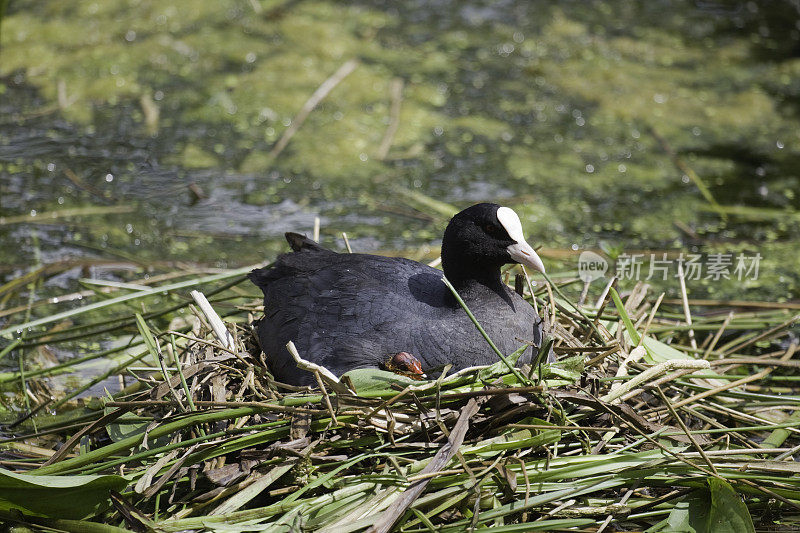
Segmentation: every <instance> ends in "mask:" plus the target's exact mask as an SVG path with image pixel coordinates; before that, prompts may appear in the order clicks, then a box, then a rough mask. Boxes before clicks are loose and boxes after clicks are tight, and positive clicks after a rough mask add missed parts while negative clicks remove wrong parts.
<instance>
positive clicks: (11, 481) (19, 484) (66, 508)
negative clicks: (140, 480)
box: [0, 469, 128, 520]
mask: <svg viewBox="0 0 800 533" xmlns="http://www.w3.org/2000/svg"><path fill="white" fill-rule="evenodd" d="M127 485H128V480H126V479H125V478H123V477H120V476H33V475H30V474H17V473H15V472H11V471H9V470H5V469H0V511H8V510H13V509H17V510H20V511H22V512H24V513H27V514H33V515H38V516H47V517H50V518H67V519H72V520H79V519H81V518H88V517H91V516H95V515H96V514H98V513H100V512H101V511H104V510H105V509H107V508H108V507H109V505H110V501H109V498H108V495H109V491H111V490H116V491H121V490H123V489H124V488H125V487H126V486H127Z"/></svg>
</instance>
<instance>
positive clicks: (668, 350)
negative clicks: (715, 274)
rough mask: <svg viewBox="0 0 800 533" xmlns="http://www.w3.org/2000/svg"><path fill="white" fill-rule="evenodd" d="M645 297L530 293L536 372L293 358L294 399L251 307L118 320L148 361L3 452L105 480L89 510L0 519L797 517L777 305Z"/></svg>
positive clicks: (646, 522) (565, 522)
mask: <svg viewBox="0 0 800 533" xmlns="http://www.w3.org/2000/svg"><path fill="white" fill-rule="evenodd" d="M556 289H558V287H556ZM646 292H647V290H646V287H644V286H637V288H636V289H635V290H634V291H632V292H631V293H629V294H627V295H625V296H626V298H625V300H624V301H623V298H622V297H620V295H619V294H617V292H616V291H615V290H614V289H613V288H611V289H610V290H609V292H608V293H607V295H604V296H603V298H601V301H600V305H599V306H595V307H588V306H577V305H574V304H572V303H570V301H569V300H568V299H566V297H564V295H563V294H560V290H557V293H559V294H560V296H554V295H553V294H552V293H550V294H549V296H548V295H547V293H542V294H536V295H534V299H535V300H536V303H537V305H538V306H539V309H540V311H541V312H542V314H543V315H544V316H545V319H546V322H547V324H548V327H547V330H548V336H549V338H550V339H552V340H553V341H554V350H555V352H556V353H557V354H558V357H559V362H557V363H555V364H552V365H546V364H541V363H539V364H535V365H534V366H532V367H523V368H520V369H518V370H517V369H515V368H514V367H512V366H509V365H508V364H507V363H506V362H503V361H499V362H498V363H496V364H495V365H492V366H490V367H483V368H475V369H469V370H467V371H462V372H459V373H457V374H455V375H447V374H446V372H442V374H441V375H440V376H433V378H436V379H431V380H428V381H415V380H412V379H409V378H406V377H404V376H399V375H395V374H392V373H390V372H385V371H381V370H377V369H364V370H357V371H353V372H351V373H348V374H347V375H345V376H344V377H343V378H342V379H335V378H331V377H329V376H326V375H325V374H324V372H322V371H320V370H318V369H314V367H313V365H311V366H310V367H309V368H310V369H311V370H310V371H312V372H316V373H317V377H318V380H319V381H318V382H319V384H320V386H319V387H317V388H313V389H312V388H298V387H289V386H284V385H281V384H279V383H276V382H275V381H274V380H273V379H272V378H271V376H270V375H269V372H268V370H267V368H268V365H267V364H266V361H265V359H264V357H265V355H264V354H263V353H261V351H260V349H259V348H258V346H257V344H256V341H255V340H254V335H253V332H252V326H251V325H250V321H251V320H252V319H253V318H254V317H255V316H257V315H258V312H259V310H258V308H257V307H256V306H252V305H251V306H245V307H244V308H242V309H244V310H243V311H241V310H240V311H238V315H237V316H239V317H240V318H243V317H244V314H245V312H246V311H249V313H247V315H248V318H247V320H238V321H237V322H236V323H231V322H228V323H227V324H225V325H222V326H221V325H220V324H221V322H217V321H218V320H219V318H218V317H217V316H216V314H215V313H214V312H213V309H211V306H205V307H201V311H197V320H195V321H194V323H193V326H192V328H191V329H190V330H185V329H184V331H183V332H181V331H177V330H168V331H165V332H163V333H160V334H155V333H154V332H153V331H152V330H151V328H150V327H149V326H148V323H147V321H146V320H144V319H143V318H142V317H141V316H137V327H138V330H139V333H140V336H141V339H142V342H143V344H144V345H145V346H146V348H147V351H148V352H149V356H150V358H151V359H152V361H153V362H154V363H157V367H153V368H151V369H145V370H134V371H132V372H131V375H133V376H135V377H136V380H137V381H136V383H135V384H134V385H132V386H128V387H127V388H126V389H125V390H124V391H123V393H121V394H118V395H115V396H114V397H113V398H106V399H103V400H102V401H100V402H99V403H95V404H94V405H93V404H91V403H90V404H88V405H86V406H83V407H82V411H81V413H83V414H84V415H85V413H86V410H89V411H90V412H93V413H96V414H95V415H93V416H90V417H89V420H88V421H83V422H80V423H78V425H77V426H75V424H74V423H73V424H71V425H70V426H62V427H60V428H59V427H56V428H55V429H54V430H52V431H51V432H50V436H49V437H47V439H49V440H47V441H46V442H49V444H48V446H49V449H51V450H52V452H51V453H49V454H48V453H45V454H44V455H45V457H46V459H47V460H46V461H45V460H44V459H40V460H38V461H37V460H35V459H34V460H31V455H30V453H28V455H26V454H25V452H24V450H23V448H21V447H18V448H17V449H15V453H16V454H17V455H18V457H17V460H16V463H15V464H16V465H20V464H25V465H26V468H25V469H24V470H28V473H27V474H25V475H24V476H23V477H25V476H27V477H25V479H26V480H27V478H29V477H34V476H42V475H44V476H56V475H59V476H65V475H74V474H85V475H88V476H92V478H91V479H92V481H91V482H92V483H99V484H101V485H102V484H103V483H105V484H106V485H107V486H106V485H103V487H105V489H104V491H100V492H98V493H97V494H96V495H95V498H96V499H97V502H95V503H96V505H95V506H94V507H93V508H92V509H93V510H92V513H90V514H89V515H86V516H84V514H85V513H83V511H81V512H76V514H74V515H72V516H69V515H62V517H63V516H67V518H66V519H64V518H53V515H52V513H50V514H48V509H49V508H48V506H47V505H43V506H42V505H40V506H38V507H37V505H36V504H35V503H33V504H31V503H21V502H19V501H16V502H14V501H12V504H13V505H12V507H14V506H15V507H16V509H18V510H17V511H9V512H5V515H4V516H5V517H6V519H11V520H14V521H16V522H17V523H25V524H38V525H40V526H47V527H54V528H56V529H58V527H63V526H65V524H66V522H73V521H74V520H77V519H85V518H87V516H89V517H93V518H92V520H94V521H100V522H104V523H106V524H114V525H115V526H116V527H121V528H125V529H129V530H134V531H186V530H198V531H199V530H216V529H224V530H232V531H263V530H267V531H318V530H319V531H330V532H349V531H364V530H368V531H390V530H395V531H407V532H418V531H419V532H422V531H466V530H471V529H475V528H481V527H493V528H495V529H498V530H500V531H537V530H542V531H553V530H580V531H600V530H603V529H605V528H607V527H609V526H610V525H612V527H614V528H616V529H617V530H630V529H634V530H636V529H641V528H645V527H655V528H656V529H654V530H660V529H659V528H661V529H664V528H666V527H667V526H669V527H673V528H675V527H678V528H680V527H681V526H682V525H686V526H690V527H693V528H694V529H695V530H697V531H701V530H711V529H703V527H706V526H707V527H712V526H714V524H716V526H714V527H723V529H724V530H726V531H749V530H752V529H749V528H752V527H753V526H752V518H751V517H755V518H756V520H757V521H758V520H761V521H764V522H765V523H770V524H772V526H771V527H773V528H777V529H780V528H781V527H790V526H791V525H793V524H797V523H798V522H797V517H798V516H800V514H798V508H800V477H798V475H797V474H798V472H800V469H798V468H797V467H795V466H794V465H795V464H796V463H795V462H794V457H795V454H796V453H797V452H798V450H800V438H798V430H797V429H795V428H796V426H797V425H798V424H799V423H800V422H798V420H800V419H799V418H798V415H797V413H798V412H800V411H798V410H796V409H795V408H794V407H793V405H794V403H796V402H797V401H798V400H797V398H798V396H796V395H795V394H796V389H795V388H794V383H795V381H794V380H793V378H794V374H795V372H796V369H797V368H798V366H799V365H798V363H797V362H796V361H794V360H793V359H792V355H793V354H794V351H795V347H796V339H795V338H794V337H793V336H792V332H791V329H790V326H791V325H792V324H793V323H794V320H795V317H794V316H792V315H791V314H789V313H788V312H787V311H786V310H782V309H771V310H769V311H764V312H758V313H749V314H746V315H743V316H742V317H741V318H736V317H733V316H732V315H728V314H724V313H723V314H720V313H711V314H708V315H703V316H701V315H695V320H694V322H693V325H692V326H691V327H690V326H689V325H688V324H687V323H686V322H687V321H686V320H682V319H681V316H680V315H676V314H674V313H669V312H668V311H665V310H663V309H661V307H660V305H659V304H660V302H661V299H660V298H659V299H658V300H657V301H656V302H651V301H649V300H648V299H647V297H646ZM756 323H757V324H760V325H761V327H760V328H758V329H757V328H754V327H743V326H752V325H754V324H756ZM540 361H541V359H540ZM155 368H157V370H155ZM73 422H74V421H73ZM54 435H55V442H53V438H54V437H53V436H54ZM40 438H43V437H40ZM28 442H31V440H30V439H29V440H28ZM40 442H45V441H44V440H42V441H40ZM78 447H80V453H75V452H76V449H78ZM22 456H25V457H27V459H25V461H22V462H20V457H22ZM34 456H35V454H34ZM26 461H27V462H26ZM22 470H23V469H20V470H19V471H22ZM120 476H123V477H120ZM87 479H88V478H87ZM87 483H88V482H87ZM79 486H80V487H83V488H86V487H85V486H84V485H79ZM111 489H113V490H111ZM109 494H110V500H109V501H110V505H104V504H103V502H105V501H106V500H107V499H108V495H109ZM0 498H5V499H8V498H14V496H13V495H9V494H4V493H2V490H1V489H0ZM9 513H11V514H9ZM14 513H17V514H14ZM36 515H40V516H36ZM41 515H44V516H41ZM47 516H50V518H47ZM719 520H725V522H724V523H721V522H719ZM81 523H86V522H81ZM59 524H60V525H59ZM675 524H677V526H676V525H675ZM719 524H722V526H719ZM725 528H728V529H725ZM723 529H718V530H723ZM678 530H680V529H678Z"/></svg>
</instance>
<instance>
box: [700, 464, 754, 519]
mask: <svg viewBox="0 0 800 533" xmlns="http://www.w3.org/2000/svg"><path fill="white" fill-rule="evenodd" d="M708 488H709V489H710V491H711V511H710V514H709V517H708V529H707V531H709V532H711V531H728V532H730V533H755V531H756V529H755V527H754V526H753V519H752V518H751V517H750V512H749V511H748V510H747V506H746V505H745V504H744V502H743V501H742V499H741V497H740V496H739V494H738V493H737V492H736V491H735V490H733V487H731V485H730V483H728V482H727V481H725V480H723V479H718V478H715V477H710V478H708Z"/></svg>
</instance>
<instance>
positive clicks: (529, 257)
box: [506, 241, 544, 274]
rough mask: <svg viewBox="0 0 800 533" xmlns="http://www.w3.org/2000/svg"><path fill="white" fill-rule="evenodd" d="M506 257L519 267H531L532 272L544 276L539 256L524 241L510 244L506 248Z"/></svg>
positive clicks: (542, 264)
mask: <svg viewBox="0 0 800 533" xmlns="http://www.w3.org/2000/svg"><path fill="white" fill-rule="evenodd" d="M506 250H508V255H510V256H511V259H513V260H514V261H516V262H517V263H519V264H520V265H525V266H527V267H531V268H532V269H534V270H538V271H539V272H541V273H542V274H544V263H542V260H541V259H540V258H539V255H538V254H537V253H536V252H535V251H534V249H533V248H531V245H530V244H528V243H527V242H525V241H522V242H518V243H516V244H512V245H511V246H509V247H508V248H506Z"/></svg>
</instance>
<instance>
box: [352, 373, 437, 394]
mask: <svg viewBox="0 0 800 533" xmlns="http://www.w3.org/2000/svg"><path fill="white" fill-rule="evenodd" d="M344 375H345V376H347V377H348V378H350V382H351V383H352V384H353V386H354V387H355V389H356V392H357V393H358V394H363V393H365V392H391V393H393V394H397V390H395V389H393V388H392V384H393V383H399V384H400V385H401V386H403V387H405V386H407V385H420V384H421V382H420V381H417V380H413V379H411V378H409V377H406V376H403V375H400V374H395V373H394V372H387V371H386V370H379V369H377V368H357V369H355V370H350V371H349V372H346V373H345V374H344Z"/></svg>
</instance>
